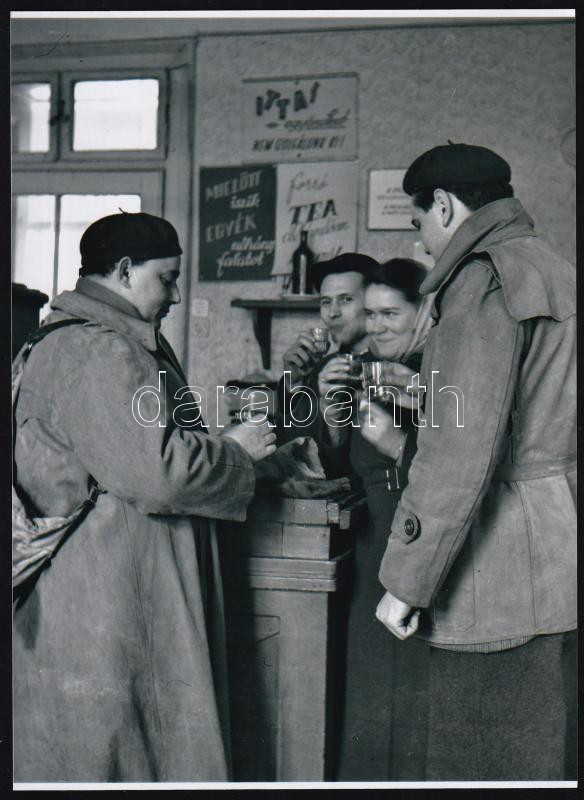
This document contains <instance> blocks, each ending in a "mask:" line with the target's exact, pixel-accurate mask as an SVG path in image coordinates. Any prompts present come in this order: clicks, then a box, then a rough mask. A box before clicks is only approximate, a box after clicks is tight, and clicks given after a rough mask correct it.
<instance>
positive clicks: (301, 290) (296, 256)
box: [292, 230, 314, 294]
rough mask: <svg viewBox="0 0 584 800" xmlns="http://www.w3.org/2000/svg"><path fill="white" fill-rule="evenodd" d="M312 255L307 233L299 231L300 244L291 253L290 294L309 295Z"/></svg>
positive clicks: (310, 291) (310, 289) (310, 290)
mask: <svg viewBox="0 0 584 800" xmlns="http://www.w3.org/2000/svg"><path fill="white" fill-rule="evenodd" d="M313 264H314V253H313V252H312V250H311V249H310V247H309V246H308V231H305V230H302V231H300V244H299V245H298V247H297V248H296V250H295V251H294V252H293V253H292V294H311V293H312V281H311V279H310V271H311V267H312V265H313Z"/></svg>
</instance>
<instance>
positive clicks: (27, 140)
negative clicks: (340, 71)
mask: <svg viewBox="0 0 584 800" xmlns="http://www.w3.org/2000/svg"><path fill="white" fill-rule="evenodd" d="M11 100H12V105H11V121H12V124H11V128H12V149H13V151H14V152H16V153H48V152H49V141H50V136H49V119H50V114H51V84H50V83H16V84H14V85H13V86H12V97H11Z"/></svg>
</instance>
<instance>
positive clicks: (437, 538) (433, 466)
mask: <svg viewBox="0 0 584 800" xmlns="http://www.w3.org/2000/svg"><path fill="white" fill-rule="evenodd" d="M522 347H523V329H522V326H521V323H519V322H517V321H516V320H514V319H513V318H512V317H511V316H510V314H509V313H508V311H507V308H506V305H505V301H504V298H503V293H502V290H501V287H500V284H499V282H498V280H497V278H496V277H495V275H494V273H493V272H492V270H491V269H490V267H489V265H488V264H487V263H486V262H481V261H473V262H470V263H467V264H466V265H465V266H464V267H463V268H462V269H461V271H460V272H459V273H458V274H457V275H456V276H455V278H454V279H453V281H452V283H451V284H450V285H449V286H448V287H447V288H446V289H445V291H444V294H443V297H442V307H441V317H440V321H439V323H438V325H437V326H436V328H435V329H434V331H433V332H432V340H431V342H429V345H428V353H427V357H425V359H424V364H423V372H424V379H425V381H426V384H427V391H426V401H425V419H426V426H425V427H420V428H419V430H418V436H417V452H416V455H415V456H414V458H413V461H412V464H411V467H410V470H409V477H408V485H407V487H406V489H405V490H404V492H403V495H402V498H401V501H400V503H399V506H398V508H397V510H396V514H395V516H394V520H393V524H392V526H391V532H390V536H389V540H388V545H387V549H386V551H385V554H384V556H383V559H382V562H381V567H380V572H379V579H380V581H381V583H382V584H383V585H384V586H385V588H386V589H387V590H388V591H389V592H390V593H391V594H393V595H394V596H396V597H398V598H399V599H400V600H402V601H404V602H406V603H408V604H409V605H411V606H416V607H422V608H423V607H428V606H429V605H430V604H431V602H432V600H433V599H434V597H435V595H436V593H437V591H438V590H439V588H440V586H441V585H442V583H443V581H444V579H445V577H446V575H447V574H448V572H449V570H450V569H451V567H452V565H453V563H454V561H455V559H456V557H457V555H458V553H459V551H460V549H461V547H462V545H463V543H464V541H465V538H466V536H467V534H468V531H469V529H470V526H471V524H472V521H473V518H474V516H475V515H476V513H477V511H478V508H479V506H480V503H481V501H482V499H483V497H484V495H485V492H486V491H487V489H488V486H489V483H490V480H491V477H492V474H493V470H494V468H495V465H496V464H497V463H498V461H500V460H501V459H502V453H503V452H504V449H505V447H506V435H507V422H508V418H509V414H510V411H511V407H512V400H513V394H514V392H515V385H516V380H517V373H518V366H519V360H520V356H521V352H522ZM432 380H433V384H432ZM428 384H430V385H428ZM457 407H458V416H457Z"/></svg>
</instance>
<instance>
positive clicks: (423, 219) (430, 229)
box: [411, 198, 450, 261]
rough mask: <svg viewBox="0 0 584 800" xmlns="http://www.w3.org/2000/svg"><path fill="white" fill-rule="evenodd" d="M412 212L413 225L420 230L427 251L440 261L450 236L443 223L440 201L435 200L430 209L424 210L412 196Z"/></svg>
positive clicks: (435, 259)
mask: <svg viewBox="0 0 584 800" xmlns="http://www.w3.org/2000/svg"><path fill="white" fill-rule="evenodd" d="M411 213H412V225H413V226H414V228H415V229H416V230H417V231H420V238H421V240H422V244H423V245H424V248H425V250H426V253H428V254H429V255H431V256H432V258H433V259H434V261H438V259H439V258H440V256H441V255H442V253H443V252H444V249H445V247H446V245H447V244H448V239H449V238H450V237H449V235H448V233H447V229H446V228H444V227H443V225H442V222H441V215H440V208H439V206H438V203H436V201H434V202H433V203H432V205H431V206H430V208H429V209H428V211H424V209H423V208H420V207H419V206H417V205H416V203H415V201H414V199H413V198H412V202H411Z"/></svg>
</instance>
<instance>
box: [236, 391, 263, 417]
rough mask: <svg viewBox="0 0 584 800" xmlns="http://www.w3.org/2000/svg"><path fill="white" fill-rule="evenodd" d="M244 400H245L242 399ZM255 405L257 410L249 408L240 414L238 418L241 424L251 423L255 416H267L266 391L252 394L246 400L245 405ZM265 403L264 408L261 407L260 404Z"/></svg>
mask: <svg viewBox="0 0 584 800" xmlns="http://www.w3.org/2000/svg"><path fill="white" fill-rule="evenodd" d="M242 399H243V398H242ZM252 403H253V404H254V406H255V408H248V409H243V410H241V411H239V412H238V414H237V418H238V419H239V421H240V422H249V421H251V420H252V419H253V417H254V416H257V415H258V414H262V415H265V414H267V412H268V407H267V404H266V393H265V392H264V391H261V392H250V393H249V396H248V397H247V399H246V400H245V405H246V406H247V405H251V404H252ZM260 403H263V404H264V406H263V407H260V406H259V404H260Z"/></svg>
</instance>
